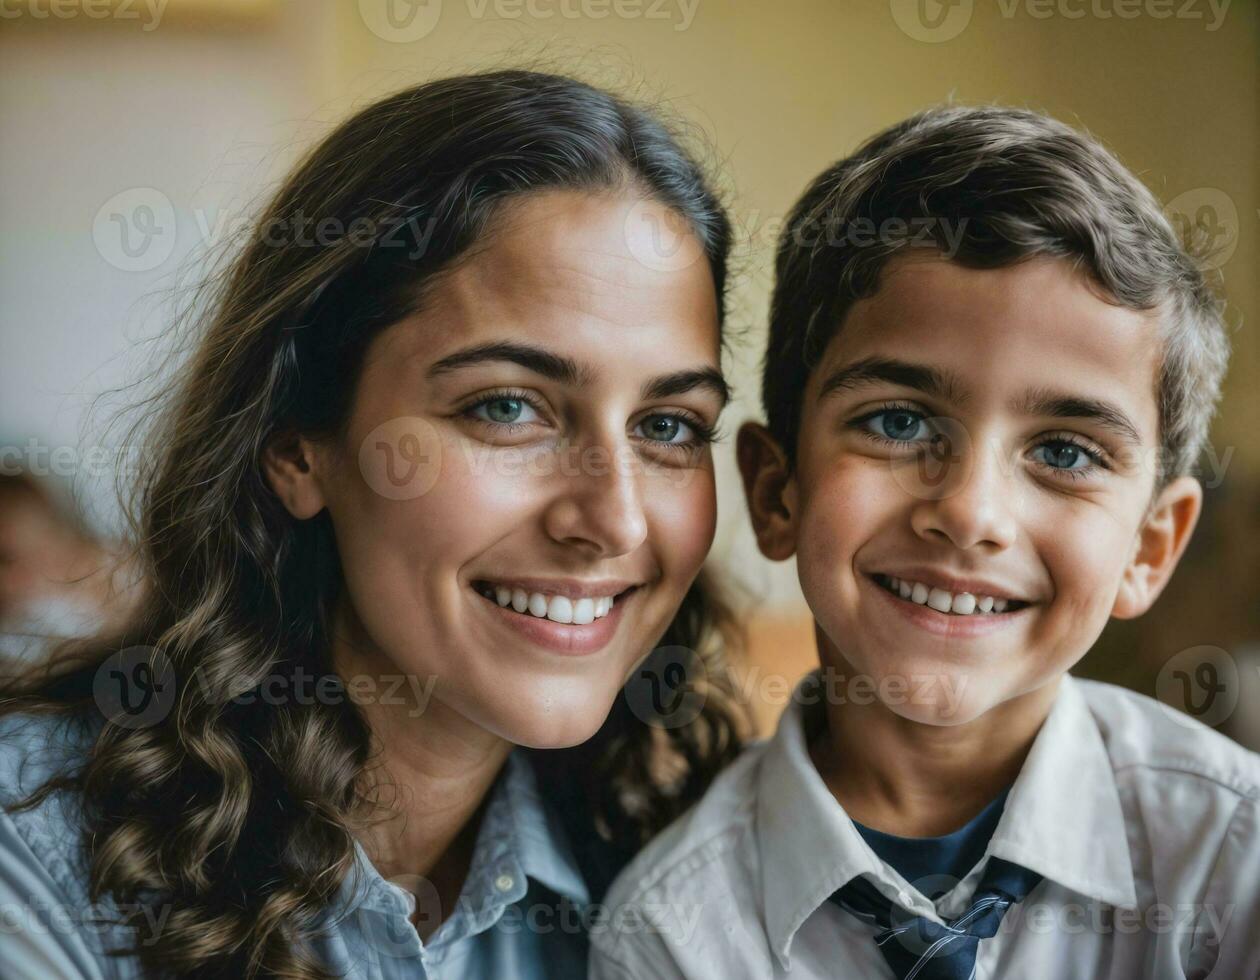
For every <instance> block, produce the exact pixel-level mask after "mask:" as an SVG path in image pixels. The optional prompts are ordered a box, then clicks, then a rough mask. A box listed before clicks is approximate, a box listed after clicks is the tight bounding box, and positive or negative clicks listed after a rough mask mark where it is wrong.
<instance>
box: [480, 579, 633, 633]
mask: <svg viewBox="0 0 1260 980" xmlns="http://www.w3.org/2000/svg"><path fill="white" fill-rule="evenodd" d="M477 591H478V592H480V593H481V594H482V595H484V596H485V597H486V598H487V599H491V600H493V601H494V602H497V603H498V604H499V605H500V606H511V607H512V608H513V609H515V610H516V611H517V612H518V613H524V614H527V615H530V616H537V617H538V618H539V619H550V620H551V621H552V622H553V623H573V624H574V625H576V626H585V625H586V624H587V623H591V622H594V621H595V620H597V619H602V618H603V617H605V616H607V615H608V613H609V612H611V611H612V607H613V597H612V596H610V595H605V596H586V597H583V598H581V599H570V598H569V597H568V596H563V595H544V594H543V593H541V592H526V591H525V590H524V589H511V588H508V587H506V586H503V585H495V586H491V585H481V586H478V587H477Z"/></svg>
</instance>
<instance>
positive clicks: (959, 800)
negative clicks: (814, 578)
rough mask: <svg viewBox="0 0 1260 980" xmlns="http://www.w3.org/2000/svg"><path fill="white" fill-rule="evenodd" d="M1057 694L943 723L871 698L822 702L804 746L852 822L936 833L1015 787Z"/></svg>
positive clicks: (903, 832) (1044, 691)
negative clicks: (819, 718) (818, 722)
mask: <svg viewBox="0 0 1260 980" xmlns="http://www.w3.org/2000/svg"><path fill="white" fill-rule="evenodd" d="M825 662H826V661H825V660H824V663H825ZM835 669H837V670H839V669H842V668H841V665H839V664H836V665H835ZM843 669H844V671H845V672H846V673H851V668H849V667H847V666H845V667H843ZM1057 691H1058V681H1057V680H1056V681H1054V682H1052V683H1049V684H1046V685H1045V686H1043V687H1040V688H1037V689H1036V690H1034V691H1030V692H1028V693H1027V694H1023V695H1020V696H1019V697H1017V698H1012V699H1011V700H1009V701H1006V702H1003V703H1002V704H999V705H997V706H995V707H993V708H991V709H990V710H989V711H987V712H985V713H984V714H983V715H981V716H980V717H979V718H976V719H974V720H973V721H969V722H966V723H964V724H961V725H949V726H946V725H931V724H926V723H923V722H918V721H912V720H910V719H907V718H903V717H902V716H900V715H898V714H897V713H896V712H894V711H892V710H891V709H890V708H888V707H887V706H886V705H884V704H883V703H882V702H880V701H879V700H878V699H872V700H871V702H870V703H862V704H859V703H856V702H854V701H852V700H847V701H843V702H841V701H836V700H827V701H826V702H825V703H826V722H827V724H826V728H825V729H823V730H821V731H819V732H818V733H817V735H816V736H815V737H814V738H813V739H812V740H811V742H810V747H809V749H810V757H811V758H812V760H813V762H814V766H815V768H817V770H818V773H819V775H820V776H822V778H823V781H824V782H825V783H826V784H827V788H828V789H829V790H830V791H831V794H832V795H833V796H834V797H835V798H836V800H837V802H839V803H840V805H841V806H842V807H844V809H845V811H846V812H847V813H848V814H849V816H850V817H851V818H852V819H854V820H855V821H857V822H858V823H861V824H863V825H865V826H867V827H872V828H874V829H876V830H880V831H883V832H884V833H887V834H895V835H897V836H899V837H939V836H941V835H943V834H948V833H951V832H953V831H955V830H957V829H958V828H959V827H961V826H963V825H964V824H965V823H967V821H968V820H970V819H971V818H972V817H974V816H975V815H976V814H977V813H979V812H980V811H981V810H982V809H984V807H985V806H986V805H987V804H988V803H990V802H992V801H993V800H994V799H995V798H996V797H997V796H998V795H999V794H1000V793H1001V792H1002V791H1003V790H1004V789H1006V788H1007V787H1009V786H1010V785H1011V784H1012V783H1014V782H1015V778H1016V777H1017V776H1018V775H1019V771H1020V768H1021V767H1022V766H1023V764H1024V758H1025V756H1027V754H1028V750H1029V749H1030V748H1031V747H1032V743H1033V740H1034V739H1035V738H1036V736H1037V732H1038V730H1040V728H1041V725H1042V722H1044V721H1045V719H1046V716H1047V715H1048V714H1049V713H1050V707H1051V705H1052V704H1053V702H1054V697H1055V694H1056V692H1057Z"/></svg>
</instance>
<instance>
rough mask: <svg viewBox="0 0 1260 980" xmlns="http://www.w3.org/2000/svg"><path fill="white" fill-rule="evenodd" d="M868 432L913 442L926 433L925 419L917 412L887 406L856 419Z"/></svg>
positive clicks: (894, 439)
mask: <svg viewBox="0 0 1260 980" xmlns="http://www.w3.org/2000/svg"><path fill="white" fill-rule="evenodd" d="M858 422H859V424H860V425H862V427H863V428H865V429H866V430H867V431H868V432H871V433H873V434H874V435H878V436H882V437H883V438H885V439H891V440H892V441H894V442H914V441H915V440H916V438H922V437H923V436H926V435H928V434H929V433H928V425H927V419H926V418H925V417H924V416H923V415H922V414H921V413H919V412H912V411H910V410H908V409H904V408H888V409H883V410H882V411H879V412H874V413H872V414H870V415H867V416H866V417H865V418H862V419H859V420H858Z"/></svg>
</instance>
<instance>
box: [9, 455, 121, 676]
mask: <svg viewBox="0 0 1260 980" xmlns="http://www.w3.org/2000/svg"><path fill="white" fill-rule="evenodd" d="M114 562H115V557H114V555H113V554H111V551H110V549H109V548H108V547H107V546H106V545H105V544H104V543H103V542H102V541H101V540H99V539H98V538H97V537H96V536H95V535H94V534H93V533H92V532H91V531H90V530H89V529H88V528H87V527H86V526H85V525H84V524H83V522H82V521H80V520H79V519H78V518H77V517H76V516H75V515H73V514H72V513H70V512H69V511H68V509H67V508H66V507H64V506H63V505H62V504H61V503H60V502H59V501H58V500H57V499H56V497H55V495H54V491H53V489H52V488H51V487H49V486H48V485H47V484H46V483H44V482H41V481H40V480H39V479H38V478H36V477H35V476H32V475H31V474H29V473H26V472H22V471H18V472H0V657H10V658H17V659H23V660H28V659H32V658H35V657H38V656H40V655H41V654H42V653H43V652H45V651H46V650H47V649H48V647H49V644H50V643H52V642H54V641H56V640H58V639H65V638H69V637H75V636H82V635H84V634H87V633H90V632H93V631H94V630H96V629H97V628H99V627H100V626H101V625H102V624H103V623H104V621H105V619H106V618H107V611H108V607H109V603H110V598H111V591H112V589H111V579H112V571H113V567H114Z"/></svg>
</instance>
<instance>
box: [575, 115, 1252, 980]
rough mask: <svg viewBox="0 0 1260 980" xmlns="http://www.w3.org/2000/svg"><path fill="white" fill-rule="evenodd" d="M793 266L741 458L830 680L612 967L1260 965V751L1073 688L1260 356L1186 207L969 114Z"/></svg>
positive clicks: (619, 940)
mask: <svg viewBox="0 0 1260 980" xmlns="http://www.w3.org/2000/svg"><path fill="white" fill-rule="evenodd" d="M776 272H777V276H776V279H777V281H776V287H775V295H774V300H773V307H772V312H771V328H770V342H769V348H768V351H767V354H766V361H765V374H764V381H763V397H764V402H765V408H766V413H767V416H768V426H767V427H763V426H761V425H758V424H753V423H748V424H746V425H745V426H744V427H743V429H742V430H741V431H740V434H739V442H738V450H737V452H738V458H739V465H740V470H741V473H742V475H743V479H744V488H745V493H746V496H747V500H748V505H749V510H750V513H751V516H752V520H753V524H754V526H755V530H756V534H757V540H758V544H759V546H760V548H761V550H762V552H763V553H764V554H765V555H766V556H767V557H769V558H771V559H773V560H783V559H786V558H789V557H791V556H793V555H795V557H796V561H797V569H798V574H799V578H800V582H801V588H802V591H803V592H804V595H805V598H806V600H807V601H808V603H809V605H810V608H811V610H812V612H813V614H814V619H815V635H816V638H817V644H818V650H819V654H820V658H821V661H822V669H821V671H820V672H817V673H815V674H813V675H811V676H810V677H808V678H806V680H805V681H803V682H802V684H801V686H800V687H799V688H798V689H797V691H796V692H795V694H794V697H793V702H792V704H791V705H790V706H789V708H788V709H787V711H786V712H785V713H784V715H783V718H782V720H781V722H780V724H779V728H778V731H777V733H776V734H775V736H774V737H773V738H772V739H771V740H770V741H768V742H766V743H762V744H761V745H758V746H757V747H755V748H753V749H751V750H750V751H749V752H747V753H746V754H745V755H744V756H743V757H742V758H741V759H740V760H739V761H738V762H737V763H736V764H735V765H734V766H732V767H731V769H729V770H728V771H727V772H726V773H724V774H723V776H722V777H721V778H720V779H719V780H718V781H717V783H715V785H714V786H713V788H712V789H711V790H710V791H709V793H708V795H707V796H706V797H705V798H704V799H703V800H702V801H701V802H700V803H699V804H698V805H697V806H696V807H695V808H694V809H692V810H691V811H690V812H689V813H688V814H687V815H685V816H684V817H683V818H682V819H681V820H680V821H679V822H677V823H676V824H674V825H673V826H672V827H671V828H670V829H669V830H667V831H666V832H665V833H664V834H663V835H662V836H661V837H660V838H659V839H658V840H656V841H655V842H654V843H653V844H652V845H651V846H649V848H648V849H647V850H646V851H645V852H644V853H643V854H642V855H640V857H639V858H637V859H636V860H635V861H634V862H633V863H632V864H631V865H630V866H629V868H628V869H627V870H626V871H625V872H624V873H623V875H622V876H621V878H619V879H618V882H617V884H616V885H615V886H614V888H613V890H612V892H611V893H610V895H609V897H608V901H607V907H608V909H609V910H611V912H612V913H613V914H612V915H610V916H609V918H608V919H607V920H606V922H605V923H604V928H602V929H597V930H595V934H594V937H593V939H594V950H593V953H592V970H593V976H594V977H596V978H597V980H612V978H617V980H625V978H636V980H638V978H663V977H699V978H736V977H750V978H759V980H760V978H770V977H787V976H790V977H793V978H797V977H828V978H833V977H846V978H847V977H872V978H888V977H902V978H908V977H915V978H918V980H929V978H943V977H949V978H964V980H965V978H969V977H980V978H985V977H1011V978H1021V980H1024V978H1028V980H1047V978H1064V980H1069V978H1071V980H1083V978H1103V977H1105V978H1112V980H1135V978H1147V977H1157V978H1164V977H1177V978H1183V977H1207V976H1211V977H1219V978H1222V980H1224V978H1228V980H1244V978H1245V980H1254V978H1256V977H1257V976H1258V975H1260V816H1258V813H1257V810H1258V805H1260V757H1258V756H1256V755H1254V754H1252V753H1250V752H1247V751H1244V750H1243V749H1241V748H1239V747H1238V746H1236V745H1234V744H1233V743H1231V742H1229V741H1228V740H1226V739H1225V738H1223V737H1222V736H1220V735H1217V734H1216V733H1214V732H1212V731H1211V730H1210V729H1207V728H1205V727H1204V726H1202V725H1199V724H1197V723H1194V722H1191V721H1190V720H1189V719H1186V718H1180V717H1174V716H1173V714H1172V713H1171V711H1169V710H1165V708H1164V707H1163V706H1162V705H1160V704H1158V703H1157V702H1155V701H1154V700H1152V699H1149V698H1146V697H1144V696H1141V695H1137V694H1133V693H1130V692H1127V691H1124V690H1121V689H1119V688H1115V687H1111V686H1108V685H1103V684H1097V683H1091V682H1087V681H1083V680H1077V679H1073V678H1072V677H1070V676H1069V675H1068V670H1069V669H1070V668H1071V667H1072V666H1073V665H1074V664H1075V663H1076V662H1077V661H1078V660H1079V659H1080V658H1081V657H1082V656H1083V655H1084V654H1085V652H1086V651H1087V650H1088V649H1089V648H1090V646H1091V645H1092V644H1093V642H1094V640H1095V639H1096V638H1097V636H1098V634H1099V632H1100V631H1101V630H1102V628H1103V626H1104V625H1105V623H1106V621H1107V619H1108V617H1109V616H1116V617H1119V618H1128V617H1133V616H1138V615H1141V614H1142V613H1143V612H1144V611H1145V610H1146V609H1147V608H1149V607H1150V605H1151V603H1152V602H1153V601H1154V600H1155V598H1156V596H1157V595H1158V594H1159V592H1160V591H1161V590H1162V588H1163V587H1164V585H1165V583H1166V582H1167V581H1168V578H1169V576H1170V575H1171V574H1172V572H1173V569H1174V568H1175V566H1176V564H1177V561H1178V559H1179V558H1180V556H1181V554H1182V552H1183V550H1184V548H1185V546H1186V543H1187V541H1188V539H1189V536H1190V533H1191V531H1192V529H1193V527H1194V524H1195V521H1196V520H1197V517H1198V513H1199V508H1200V501H1201V490H1200V486H1199V483H1198V481H1197V480H1196V479H1195V477H1194V476H1193V471H1194V463H1195V461H1196V459H1197V457H1198V454H1199V451H1200V449H1201V447H1202V446H1203V444H1204V442H1205V440H1206V438H1207V430H1208V423H1209V420H1210V417H1211V415H1212V413H1213V411H1214V407H1215V404H1216V401H1217V399H1218V394H1219V388H1220V383H1221V379H1222V376H1223V374H1224V370H1225V364H1226V360H1227V356H1228V344H1227V340H1226V337H1225V332H1224V328H1223V325H1222V321H1221V310H1220V305H1219V302H1218V301H1217V300H1216V299H1215V298H1214V297H1213V294H1212V292H1211V291H1210V290H1209V289H1208V288H1207V286H1206V285H1205V283H1204V280H1203V277H1202V276H1201V275H1200V273H1199V271H1198V270H1197V268H1196V267H1195V265H1194V264H1193V263H1192V262H1191V260H1190V259H1189V257H1188V256H1187V255H1186V253H1185V252H1184V251H1183V250H1182V248H1181V247H1180V245H1179V244H1178V242H1177V241H1176V238H1175V236H1174V235H1173V233H1172V230H1171V229H1170V227H1169V225H1168V222H1167V221H1166V220H1165V219H1164V217H1163V216H1162V215H1161V213H1160V210H1159V206H1158V205H1157V203H1156V202H1155V200H1154V199H1153V198H1152V197H1151V195H1150V194H1149V193H1148V192H1147V191H1146V190H1145V189H1144V188H1143V187H1142V185H1141V184H1140V183H1139V182H1138V181H1137V179H1136V178H1135V177H1133V175H1132V174H1130V173H1129V172H1128V171H1127V170H1125V169H1124V168H1123V167H1122V166H1121V165H1120V164H1119V163H1118V162H1117V161H1116V160H1115V159H1114V158H1113V157H1112V156H1111V155H1110V154H1109V153H1108V152H1107V151H1106V150H1104V149H1103V148H1102V147H1101V146H1099V145H1098V144H1097V143H1096V142H1094V141H1093V140H1091V139H1089V138H1088V137H1085V136H1083V135H1081V134H1079V133H1077V132H1075V131H1073V130H1071V129H1070V128H1068V127H1066V126H1064V125H1062V124H1060V123H1057V122H1055V121H1053V120H1051V119H1048V118H1045V117H1043V116H1039V115H1037V114H1034V113H1030V112H1025V111H1019V110H1012V109H1003V108H992V107H990V108H946V109H939V110H934V111H930V112H927V113H924V114H922V115H920V116H917V117H915V118H912V119H910V120H908V121H906V122H903V123H901V124H899V125H897V126H894V127H893V128H891V129H889V130H888V131H886V132H884V133H882V134H880V135H878V136H876V137H875V138H874V139H872V140H871V141H870V142H868V143H867V144H865V145H864V146H863V147H861V148H860V149H859V150H858V151H857V153H856V154H854V155H853V156H852V157H849V158H848V159H846V160H843V161H841V162H840V163H838V164H836V165H835V166H833V167H831V168H829V169H828V170H827V171H826V172H824V173H823V174H822V175H821V176H820V177H819V178H818V179H817V180H815V181H814V183H813V185H812V186H811V187H810V188H809V189H808V190H807V191H806V193H805V196H804V197H803V198H802V200H801V201H800V202H799V203H798V204H797V206H796V208H795V209H794V211H793V213H792V215H791V217H790V219H789V222H788V226H787V228H786V230H785V232H784V235H783V237H782V240H781V242H780V245H779V250H778V258H777V263H776ZM859 681H860V682H861V683H858V682H859Z"/></svg>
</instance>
